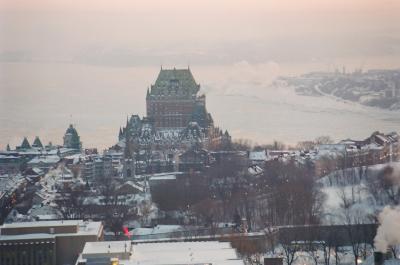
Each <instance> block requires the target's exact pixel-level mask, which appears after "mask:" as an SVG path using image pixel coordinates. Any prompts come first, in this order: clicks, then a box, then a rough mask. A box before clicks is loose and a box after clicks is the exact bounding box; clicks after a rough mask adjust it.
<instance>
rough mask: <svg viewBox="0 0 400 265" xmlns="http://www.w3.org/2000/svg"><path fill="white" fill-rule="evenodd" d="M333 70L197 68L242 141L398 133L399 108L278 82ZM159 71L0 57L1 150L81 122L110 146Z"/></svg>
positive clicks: (82, 129)
mask: <svg viewBox="0 0 400 265" xmlns="http://www.w3.org/2000/svg"><path fill="white" fill-rule="evenodd" d="M385 62H387V60H385ZM345 63H347V64H346V65H350V64H349V63H348V62H345ZM173 66H174V65H165V66H164V67H173ZM375 66H376V67H381V65H379V61H378V63H376V64H373V65H372V64H371V65H370V66H369V67H370V68H375ZM177 67H187V66H183V65H177ZM354 67H357V64H354ZM330 68H331V67H330V66H329V65H326V64H317V63H308V64H278V63H275V62H266V63H258V64H254V63H253V64H251V63H248V62H247V61H240V62H237V63H233V64H226V65H192V66H191V70H192V73H193V75H194V77H195V79H196V81H197V82H198V83H200V85H201V86H202V90H203V92H204V93H205V94H206V96H207V108H208V110H209V111H210V112H211V114H212V115H213V117H214V121H215V124H216V125H218V126H220V127H221V128H223V129H227V130H229V131H230V132H231V134H232V135H233V137H234V138H236V139H237V138H248V139H250V140H252V141H253V142H254V143H268V142H271V141H273V140H280V141H284V142H286V143H289V144H295V143H296V142H298V141H300V140H307V139H308V140H310V139H314V138H315V137H317V136H320V135H330V136H332V137H333V138H334V139H336V140H340V139H344V138H348V137H350V138H358V139H363V138H365V137H367V136H368V135H369V134H371V133H372V132H373V131H375V130H380V131H383V132H389V131H400V112H398V111H386V110H381V109H377V108H370V107H365V106H360V105H358V104H355V103H349V102H344V101H341V100H334V99H330V98H323V97H306V96H299V95H297V94H295V93H294V91H293V90H292V89H291V88H284V87H276V86H274V85H272V82H273V80H274V79H275V78H276V77H278V76H280V75H297V74H301V73H304V72H307V71H314V70H333V69H330ZM159 70H160V69H159V66H154V67H153V66H152V67H150V66H146V67H111V66H94V65H84V64H72V63H43V62H31V63H1V64H0V73H1V75H0V84H1V86H0V125H1V126H0V149H4V148H5V146H6V144H7V143H10V145H11V146H12V147H14V146H15V145H19V144H20V143H21V141H22V138H23V137H24V136H27V137H28V138H29V140H30V141H32V140H33V138H34V136H36V135H37V136H39V137H40V138H41V139H42V142H44V143H48V142H49V141H52V143H53V144H61V143H62V136H63V134H64V132H65V130H66V128H67V126H68V124H69V123H72V124H75V125H76V127H77V129H78V132H79V134H80V135H81V140H82V142H83V144H84V147H98V148H99V149H100V150H102V149H104V148H106V147H109V146H111V145H113V144H114V143H115V142H116V140H117V136H118V130H119V126H123V125H124V124H125V122H126V117H127V115H131V114H139V115H141V116H142V115H145V93H146V89H147V87H149V86H150V85H151V84H152V83H154V81H155V79H156V77H157V75H158V72H159Z"/></svg>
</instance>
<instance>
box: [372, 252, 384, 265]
mask: <svg viewBox="0 0 400 265" xmlns="http://www.w3.org/2000/svg"><path fill="white" fill-rule="evenodd" d="M383 263H385V254H383V253H382V252H379V251H375V252H374V265H383Z"/></svg>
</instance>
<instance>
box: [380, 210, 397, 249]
mask: <svg viewBox="0 0 400 265" xmlns="http://www.w3.org/2000/svg"><path fill="white" fill-rule="evenodd" d="M378 219H379V223H380V226H379V227H378V231H377V233H376V236H375V239H374V244H375V248H376V249H377V250H378V251H380V252H382V253H386V252H387V249H388V247H391V246H395V245H399V244H400V207H390V206H386V207H385V208H383V210H382V212H381V213H380V214H379V216H378Z"/></svg>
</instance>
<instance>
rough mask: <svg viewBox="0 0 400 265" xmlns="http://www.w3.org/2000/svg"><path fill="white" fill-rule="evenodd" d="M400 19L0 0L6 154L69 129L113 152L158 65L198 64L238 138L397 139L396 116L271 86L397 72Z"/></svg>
mask: <svg viewBox="0 0 400 265" xmlns="http://www.w3.org/2000/svg"><path fill="white" fill-rule="evenodd" d="M399 14H400V1H399V0H336V1H333V0H243V1H235V0H201V1H197V0H162V1H161V0H159V1H154V0H140V1H139V0H107V1H106V0H88V1H84V0H79V1H78V0H76V1H74V0H24V1H22V0H0V149H1V148H2V147H5V145H6V144H7V143H10V144H11V145H13V146H14V145H16V144H19V143H20V141H21V139H22V138H23V136H28V137H29V139H30V140H32V139H33V137H34V136H35V135H39V136H40V137H41V138H42V140H44V141H45V142H48V141H53V142H54V143H60V141H61V140H62V135H63V133H64V131H65V128H67V127H68V123H70V122H72V123H74V124H76V126H77V128H78V130H79V132H80V134H81V136H82V138H81V139H82V141H83V142H84V144H85V145H86V146H91V147H93V146H97V147H101V148H103V147H107V146H110V145H112V144H114V143H115V140H116V137H117V133H118V128H119V126H121V125H123V123H124V122H125V119H126V115H128V114H129V115H130V114H133V113H139V114H142V115H143V114H144V112H145V107H144V103H145V101H144V97H145V92H146V88H147V86H149V85H150V84H151V83H152V82H154V80H155V79H156V76H157V72H158V70H159V67H160V64H162V65H164V66H166V67H168V66H177V67H180V66H185V67H186V66H187V65H188V64H190V65H191V68H192V69H193V73H194V75H195V78H196V80H197V81H198V82H200V84H201V85H202V89H204V91H205V92H206V93H207V106H208V110H209V111H210V112H211V113H212V114H213V116H214V118H215V121H216V123H217V124H218V125H220V126H221V127H222V128H224V129H228V130H229V131H230V132H232V134H233V135H234V137H239V138H240V137H245V138H246V137H248V138H251V139H253V140H255V141H259V142H267V141H271V140H273V139H278V140H283V141H287V142H296V141H298V140H305V139H312V138H313V137H315V136H318V135H322V134H327V135H331V136H333V137H335V138H336V139H341V138H342V137H356V138H363V137H366V136H367V135H368V134H369V133H370V132H372V131H375V130H384V131H391V130H399V127H398V124H400V123H399V122H398V117H400V116H399V115H398V112H387V111H381V110H373V109H369V108H359V107H357V106H354V105H348V104H343V103H338V102H335V101H333V100H328V101H327V102H323V103H322V101H321V100H315V98H305V97H300V96H297V95H292V94H293V91H291V93H289V92H287V91H286V92H287V93H286V92H285V91H279V93H277V91H276V89H275V88H271V87H269V86H268V84H270V82H271V81H272V80H273V79H274V78H275V77H277V76H278V75H287V74H299V73H303V72H307V71H311V70H334V68H336V67H339V68H340V69H341V68H342V66H343V65H345V66H346V67H347V69H350V70H351V69H352V68H353V69H354V68H356V67H363V68H364V69H367V68H400V15H399ZM233 105H235V108H234V109H232V106H233ZM338 113H340V115H337V114H338ZM260 117H263V119H261V120H260ZM299 122H300V123H301V124H298V123H299Z"/></svg>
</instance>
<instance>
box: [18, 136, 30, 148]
mask: <svg viewBox="0 0 400 265" xmlns="http://www.w3.org/2000/svg"><path fill="white" fill-rule="evenodd" d="M30 148H31V145H30V144H29V142H28V139H27V138H26V137H24V140H22V144H21V146H20V149H30Z"/></svg>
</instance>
